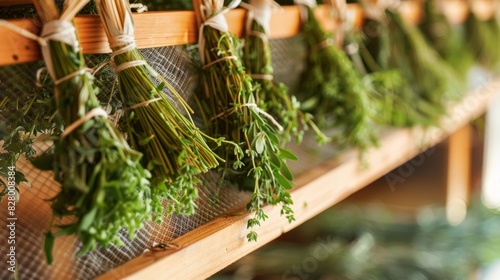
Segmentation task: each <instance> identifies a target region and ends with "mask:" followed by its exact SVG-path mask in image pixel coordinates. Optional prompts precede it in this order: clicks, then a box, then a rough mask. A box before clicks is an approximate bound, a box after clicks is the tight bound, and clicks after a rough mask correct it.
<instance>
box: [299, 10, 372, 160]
mask: <svg viewBox="0 0 500 280" xmlns="http://www.w3.org/2000/svg"><path fill="white" fill-rule="evenodd" d="M300 2H302V1H300ZM310 2H314V4H315V1H310ZM301 6H302V8H303V10H304V11H305V18H306V20H305V21H304V22H303V36H304V40H305V44H306V48H307V57H306V67H305V70H304V72H303V73H302V76H301V90H300V95H299V96H298V97H299V100H300V101H301V102H302V107H301V108H302V110H304V111H305V112H309V113H311V114H313V115H314V116H316V117H317V118H318V123H319V125H320V127H321V128H330V129H332V128H333V129H335V133H334V135H333V136H332V138H333V142H334V143H336V144H338V145H340V146H343V147H346V146H355V147H358V148H359V149H360V151H361V152H363V151H364V150H366V149H368V148H369V147H371V146H373V145H376V143H377V136H376V133H375V130H374V127H373V125H374V115H375V110H374V107H373V106H372V104H371V103H370V98H369V92H368V89H367V88H366V86H365V84H364V83H363V81H362V78H361V76H360V75H359V73H358V72H357V71H356V69H355V67H354V66H353V63H352V62H351V61H350V60H349V57H348V56H347V55H346V54H345V52H343V51H342V50H341V49H339V48H338V47H337V46H336V45H335V42H334V40H333V36H332V34H330V33H329V32H325V31H324V30H323V28H322V27H321V26H320V23H319V22H318V20H317V19H316V16H315V14H314V9H315V5H301ZM361 154H362V153H361Z"/></svg>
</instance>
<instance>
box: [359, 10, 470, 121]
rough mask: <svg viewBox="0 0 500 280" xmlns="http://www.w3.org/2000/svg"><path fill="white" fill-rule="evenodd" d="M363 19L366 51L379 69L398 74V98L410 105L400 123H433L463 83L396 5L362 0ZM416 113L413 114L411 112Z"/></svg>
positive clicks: (463, 85)
mask: <svg viewBox="0 0 500 280" xmlns="http://www.w3.org/2000/svg"><path fill="white" fill-rule="evenodd" d="M362 2H363V5H364V8H365V11H367V14H368V15H371V16H370V20H368V21H367V23H366V24H367V26H368V29H365V31H366V32H365V34H366V35H367V38H368V40H367V44H366V46H367V50H368V51H369V52H370V54H371V56H372V57H374V58H375V61H376V63H377V64H378V66H379V67H380V69H381V70H385V71H387V70H395V71H398V72H399V73H400V76H401V78H402V79H403V81H402V84H401V85H402V86H401V87H400V92H399V93H398V94H400V97H401V99H402V100H404V101H403V103H404V104H405V105H408V106H412V107H413V110H411V111H409V113H411V115H408V116H400V117H399V118H398V119H399V122H400V123H399V124H400V125H417V124H418V125H427V126H428V125H436V124H437V122H438V120H439V118H440V117H441V116H443V115H444V114H445V113H446V109H445V103H447V102H449V101H455V100H458V99H459V98H461V97H462V96H463V95H464V93H465V90H464V89H465V82H464V81H463V80H461V79H460V76H459V75H458V74H457V72H456V71H455V70H454V69H453V68H452V67H451V66H450V65H449V64H448V63H447V62H446V61H444V60H443V59H442V58H441V57H440V56H439V54H438V53H437V52H436V51H435V50H434V49H432V48H431V46H430V45H429V43H428V42H427V41H426V40H425V38H424V37H423V35H422V33H421V32H420V30H419V29H418V28H417V27H416V26H414V25H411V24H409V23H407V22H405V21H403V19H402V18H401V15H400V13H399V12H398V11H397V7H392V6H391V5H388V6H374V5H373V4H370V1H362ZM415 113H416V114H415Z"/></svg>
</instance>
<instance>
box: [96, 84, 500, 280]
mask: <svg viewBox="0 0 500 280" xmlns="http://www.w3.org/2000/svg"><path fill="white" fill-rule="evenodd" d="M499 91H500V83H499V82H497V83H491V84H489V85H488V86H487V87H485V88H483V90H480V91H474V92H472V93H471V94H470V95H469V96H468V97H467V98H465V99H464V100H463V101H462V102H460V103H459V104H456V105H455V106H452V107H451V108H450V111H449V112H450V113H449V117H447V118H444V119H443V120H442V122H441V125H442V128H431V129H427V130H424V129H422V128H414V129H398V130H394V131H392V132H391V133H389V134H386V135H385V136H384V137H383V138H382V139H381V143H380V147H379V148H378V149H374V150H372V151H370V152H369V153H368V154H367V157H366V160H367V162H368V165H369V168H368V169H364V168H363V167H362V165H361V163H360V162H359V160H358V158H357V156H356V154H355V153H352V154H351V156H350V157H347V158H346V159H345V160H344V161H343V162H341V163H339V162H337V161H331V162H326V163H325V164H324V165H322V166H320V167H318V168H315V169H312V170H311V171H309V172H307V173H306V174H304V175H302V176H300V177H298V178H297V179H296V185H297V186H298V187H297V188H296V189H294V190H292V191H291V195H292V198H293V200H294V206H293V209H294V211H295V218H296V221H295V222H293V223H291V224H289V223H288V222H287V221H286V220H285V219H284V218H283V217H281V216H280V207H273V206H266V207H265V208H264V210H265V212H266V213H267V214H268V215H269V218H268V220H267V221H266V222H264V223H263V224H262V227H261V228H259V229H257V233H258V236H259V237H258V241H257V242H247V241H246V237H245V236H246V234H247V232H248V230H247V229H246V222H247V220H248V219H249V218H250V217H251V215H249V214H243V215H239V216H225V217H221V218H217V219H215V220H214V221H212V222H210V223H208V224H205V225H203V226H201V227H199V228H198V229H195V230H193V231H192V232H189V233H187V234H185V235H183V236H181V237H179V238H177V239H175V240H174V241H173V242H172V244H171V245H172V246H170V249H167V250H165V251H161V252H158V251H156V252H149V253H146V254H144V255H142V256H139V257H137V258H136V259H133V260H132V261H130V262H128V263H126V264H124V265H122V266H120V267H118V268H116V269H114V270H112V271H110V272H108V273H106V274H105V275H102V276H101V277H99V278H98V279H100V280H108V279H158V278H161V279H205V278H207V277H209V276H210V275H213V274H214V273H216V272H217V271H219V270H220V269H222V268H224V267H226V266H227V265H229V264H231V263H232V262H234V261H235V260H237V259H239V258H241V257H243V256H245V255H247V254H249V253H250V252H252V251H254V250H256V249H258V248H260V247H261V246H263V245H265V244H266V243H268V242H270V241H272V240H273V239H275V238H277V237H278V236H280V235H281V234H282V233H284V232H287V231H289V230H291V229H293V228H295V227H296V226H298V225H300V224H302V223H303V222H305V221H307V220H309V219H310V218H311V217H313V216H315V215H317V214H318V213H320V212H322V211H324V210H326V209H327V208H329V207H331V206H333V205H334V204H336V203H338V202H339V201H341V200H342V199H344V198H346V197H347V196H349V195H350V194H352V193H354V192H356V191H358V190H359V189H361V188H363V187H364V186H366V185H368V184H369V183H371V182H373V181H374V180H376V179H378V178H379V177H381V176H383V175H384V174H386V173H387V172H388V171H390V170H392V169H394V168H395V167H397V166H398V165H400V164H402V163H404V162H405V161H407V160H409V159H411V158H412V157H414V156H415V155H417V154H418V153H419V152H421V151H422V149H423V148H425V147H429V146H431V145H434V144H436V143H438V142H439V141H441V140H443V139H444V138H445V137H446V136H447V135H449V134H451V133H453V132H455V131H457V130H458V129H460V128H462V127H464V126H465V125H467V124H468V123H469V121H470V120H471V119H474V118H476V117H478V116H480V115H481V114H483V113H484V112H485V110H486V107H487V104H488V103H489V101H490V100H491V99H492V98H493V97H494V96H495V95H498V92H499Z"/></svg>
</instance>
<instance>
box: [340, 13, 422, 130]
mask: <svg viewBox="0 0 500 280" xmlns="http://www.w3.org/2000/svg"><path fill="white" fill-rule="evenodd" d="M377 28H380V25H379V24H378V23H376V22H375V21H368V24H367V25H365V26H364V27H363V29H361V28H358V27H357V26H354V25H353V24H348V31H347V32H346V36H345V39H344V50H345V51H346V53H347V54H348V56H349V57H350V59H351V60H352V62H353V65H354V67H355V68H356V70H357V71H358V73H360V75H361V76H362V77H363V82H364V83H365V84H366V87H367V88H368V90H369V93H370V94H369V97H370V102H371V104H372V106H374V108H375V112H376V114H375V117H374V119H375V121H376V122H377V123H378V124H381V125H390V126H398V127H400V126H402V127H407V126H413V125H417V124H427V123H429V120H428V119H427V118H426V116H425V114H423V113H422V112H420V111H419V110H418V108H417V107H416V106H415V101H417V96H415V94H414V93H413V91H412V90H411V88H410V85H409V84H408V82H407V81H406V80H405V79H404V78H403V76H402V73H401V72H400V71H399V70H398V69H382V67H381V66H380V65H379V64H378V62H377V60H376V58H375V57H374V56H373V55H372V53H371V52H370V50H368V49H367V46H366V43H367V42H369V41H367V40H368V35H366V33H368V34H373V32H374V31H377ZM380 39H382V43H383V44H382V46H381V49H384V48H386V47H389V45H387V44H386V43H387V42H388V40H385V39H386V38H384V37H381V38H380ZM372 44H373V43H372ZM381 52H382V50H381Z"/></svg>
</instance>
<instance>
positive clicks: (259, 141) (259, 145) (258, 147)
mask: <svg viewBox="0 0 500 280" xmlns="http://www.w3.org/2000/svg"><path fill="white" fill-rule="evenodd" d="M265 137H266V135H265V134H264V133H260V134H259V135H258V136H257V138H255V151H256V152H257V153H258V154H262V152H263V151H264V147H265V146H266V138H265Z"/></svg>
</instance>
